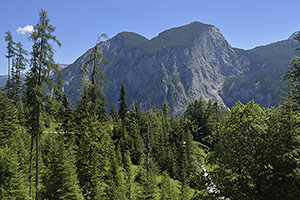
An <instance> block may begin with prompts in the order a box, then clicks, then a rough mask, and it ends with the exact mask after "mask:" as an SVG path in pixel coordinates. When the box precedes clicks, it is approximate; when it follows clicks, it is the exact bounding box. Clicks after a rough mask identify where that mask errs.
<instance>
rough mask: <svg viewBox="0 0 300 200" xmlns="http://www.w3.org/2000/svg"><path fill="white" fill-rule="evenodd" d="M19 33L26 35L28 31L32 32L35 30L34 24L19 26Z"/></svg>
mask: <svg viewBox="0 0 300 200" xmlns="http://www.w3.org/2000/svg"><path fill="white" fill-rule="evenodd" d="M16 31H17V33H19V34H22V35H25V34H26V33H32V32H33V26H32V25H27V26H24V27H19V28H17V30H16Z"/></svg>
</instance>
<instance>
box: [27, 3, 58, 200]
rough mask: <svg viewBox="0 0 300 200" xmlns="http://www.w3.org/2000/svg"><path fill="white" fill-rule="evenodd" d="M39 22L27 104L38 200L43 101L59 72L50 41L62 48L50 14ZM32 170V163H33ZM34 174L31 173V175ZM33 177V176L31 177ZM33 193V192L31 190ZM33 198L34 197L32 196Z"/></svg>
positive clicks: (28, 85) (35, 36)
mask: <svg viewBox="0 0 300 200" xmlns="http://www.w3.org/2000/svg"><path fill="white" fill-rule="evenodd" d="M39 17H40V18H39V21H38V23H37V24H36V25H35V26H34V31H33V32H32V34H31V36H30V39H31V41H32V42H33V46H32V52H31V61H30V65H31V69H30V70H29V72H28V73H27V77H26V103H27V105H28V107H29V108H30V115H29V117H28V119H29V122H28V124H30V126H31V127H30V130H31V133H32V136H31V137H32V140H31V141H32V142H31V160H32V150H33V146H32V145H33V137H34V136H35V139H36V199H38V198H39V136H40V113H41V109H42V101H43V98H44V97H45V94H44V93H43V87H44V86H47V87H48V88H51V87H53V85H54V84H53V82H52V81H51V80H50V78H49V76H50V74H51V73H52V72H54V73H56V72H57V71H58V66H57V65H56V64H55V62H54V59H53V56H54V50H53V48H52V45H51V43H50V41H52V42H54V43H56V44H57V45H58V46H60V45H61V44H60V42H59V41H58V40H57V39H56V36H54V35H53V32H54V31H55V27H54V26H52V25H51V24H50V23H49V22H50V20H49V18H48V14H47V12H46V11H45V10H43V9H41V10H40V11H39ZM31 169H32V162H31ZM31 173H32V172H30V174H31ZM31 176H32V175H31ZM31 192H32V190H31ZM31 196H32V195H31Z"/></svg>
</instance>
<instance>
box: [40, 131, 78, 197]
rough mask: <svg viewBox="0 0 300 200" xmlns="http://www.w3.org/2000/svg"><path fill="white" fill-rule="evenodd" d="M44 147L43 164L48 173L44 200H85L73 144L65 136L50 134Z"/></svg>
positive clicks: (45, 175) (44, 181)
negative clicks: (80, 185)
mask: <svg viewBox="0 0 300 200" xmlns="http://www.w3.org/2000/svg"><path fill="white" fill-rule="evenodd" d="M45 137H46V138H45V142H44V144H43V145H44V146H43V155H42V157H43V161H44V162H43V163H44V165H45V168H46V173H44V174H43V179H42V181H43V185H44V187H45V189H44V191H43V192H42V193H43V195H42V196H43V198H44V199H70V200H83V199H84V198H83V195H82V192H81V190H80V187H79V182H78V178H77V173H76V172H77V168H76V166H75V162H76V160H75V152H74V149H73V147H72V143H70V142H67V141H66V140H65V138H64V137H63V135H57V134H53V133H51V134H48V135H46V136H45Z"/></svg>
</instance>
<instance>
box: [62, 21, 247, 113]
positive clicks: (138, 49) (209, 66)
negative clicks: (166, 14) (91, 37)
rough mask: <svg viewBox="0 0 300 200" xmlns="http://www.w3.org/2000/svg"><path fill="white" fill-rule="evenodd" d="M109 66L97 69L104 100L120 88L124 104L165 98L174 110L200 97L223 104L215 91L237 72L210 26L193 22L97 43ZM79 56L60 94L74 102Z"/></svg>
mask: <svg viewBox="0 0 300 200" xmlns="http://www.w3.org/2000/svg"><path fill="white" fill-rule="evenodd" d="M100 48H101V50H102V52H103V54H104V55H105V56H106V58H107V59H108V60H109V62H110V64H109V65H106V66H104V67H103V69H104V71H105V73H106V75H107V78H108V85H107V87H106V88H104V93H105V95H106V97H107V100H108V102H109V103H111V104H117V102H118V98H119V90H120V86H121V84H124V85H125V88H126V90H127V96H128V101H129V104H131V103H133V102H134V101H136V102H138V103H139V104H140V106H141V108H146V107H147V106H148V105H149V104H150V105H151V106H156V107H161V104H162V102H163V99H164V98H166V99H167V100H168V102H169V104H170V107H171V108H172V109H173V111H178V110H181V109H183V108H185V106H186V105H187V104H188V103H189V102H190V101H193V100H195V99H197V98H199V97H200V96H203V97H205V98H206V99H213V100H215V101H219V102H221V104H222V103H223V100H222V98H221V97H220V95H219V93H220V90H221V89H222V84H223V82H224V80H225V77H227V76H236V75H239V74H241V73H242V72H243V70H242V68H241V67H240V66H241V64H242V62H241V61H240V59H239V57H240V56H239V55H237V54H236V52H235V51H234V50H233V49H232V48H231V46H230V45H229V44H228V42H227V41H226V40H225V38H224V37H223V35H222V34H221V33H220V31H219V30H218V29H217V28H216V27H214V26H211V25H207V24H202V23H200V22H194V23H191V24H189V25H186V26H182V27H177V28H173V29H170V30H167V31H165V32H162V33H161V34H159V35H158V36H157V37H155V38H153V39H151V40H148V39H146V38H144V37H142V36H140V35H137V34H135V33H128V32H123V33H120V34H118V35H117V36H115V37H113V38H112V39H110V40H108V41H106V42H103V43H101V45H100ZM84 59H85V57H84V55H83V56H81V57H80V58H79V59H77V60H76V61H75V63H73V64H71V65H70V66H68V67H67V68H65V69H64V70H63V79H64V80H65V86H64V89H65V92H66V93H67V94H68V96H69V97H70V98H71V100H72V102H73V103H75V102H76V101H77V100H79V92H78V90H79V88H80V86H81V80H82V79H83V74H82V73H80V68H81V66H82V63H83V62H84Z"/></svg>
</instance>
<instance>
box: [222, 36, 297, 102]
mask: <svg viewBox="0 0 300 200" xmlns="http://www.w3.org/2000/svg"><path fill="white" fill-rule="evenodd" d="M294 35H295V33H294V34H293V35H292V36H291V37H290V38H289V39H288V40H283V41H279V42H276V43H272V44H269V45H266V46H260V47H256V48H254V49H251V50H248V51H246V50H241V49H234V50H235V52H237V54H239V55H240V56H241V57H242V59H243V60H244V63H245V65H244V66H243V67H244V68H245V71H244V73H243V74H240V75H238V76H231V77H227V78H226V79H225V82H224V85H223V88H222V91H221V93H220V95H221V97H222V99H223V101H224V103H225V104H226V105H227V106H228V107H232V106H233V105H234V104H235V102H236V101H238V100H239V101H241V102H243V103H247V102H249V101H251V100H252V99H254V101H255V102H258V103H260V105H261V106H263V107H271V106H276V105H278V103H279V102H280V101H281V100H282V97H283V95H284V92H285V91H286V88H285V83H284V81H283V79H282V76H283V75H284V74H285V73H286V71H287V69H288V66H289V63H290V62H291V60H292V58H293V57H294V56H300V52H299V51H295V49H296V48H298V47H299V44H298V43H297V42H296V40H294Z"/></svg>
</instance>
